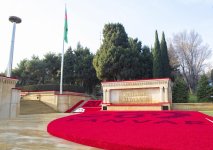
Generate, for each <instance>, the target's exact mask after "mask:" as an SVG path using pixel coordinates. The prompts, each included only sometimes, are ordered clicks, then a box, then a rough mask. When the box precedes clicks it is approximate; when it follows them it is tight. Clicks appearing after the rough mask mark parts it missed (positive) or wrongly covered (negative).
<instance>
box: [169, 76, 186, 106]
mask: <svg viewBox="0 0 213 150" xmlns="http://www.w3.org/2000/svg"><path fill="white" fill-rule="evenodd" d="M188 97H189V92H188V87H187V85H186V82H185V81H184V80H183V79H182V78H180V77H177V78H176V79H175V82H174V85H173V88H172V101H173V103H187V102H188Z"/></svg>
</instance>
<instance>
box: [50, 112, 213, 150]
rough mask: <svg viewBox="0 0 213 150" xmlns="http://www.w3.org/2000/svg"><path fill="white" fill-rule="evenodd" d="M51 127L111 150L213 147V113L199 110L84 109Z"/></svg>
mask: <svg viewBox="0 0 213 150" xmlns="http://www.w3.org/2000/svg"><path fill="white" fill-rule="evenodd" d="M211 121H212V122H211ZM47 131H48V132H49V133H50V134H52V135H54V136H57V137H60V138H63V139H66V140H70V141H73V142H77V143H80V144H84V145H89V146H93V147H98V148H102V149H110V150H137V149H138V150H139V149H140V150H212V149H213V117H210V116H207V115H204V114H202V113H199V112H187V111H146V112H143V111H140V112H139V111H137V112H127V111H122V112H121V111H119V112H114V111H100V112H93V113H82V114H78V115H71V116H68V117H64V118H60V119H57V120H54V121H52V122H51V123H50V124H49V125H48V127H47Z"/></svg>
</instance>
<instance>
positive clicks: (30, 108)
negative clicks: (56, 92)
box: [20, 100, 57, 115]
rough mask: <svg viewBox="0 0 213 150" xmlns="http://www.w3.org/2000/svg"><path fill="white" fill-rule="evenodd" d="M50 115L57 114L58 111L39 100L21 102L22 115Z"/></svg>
mask: <svg viewBox="0 0 213 150" xmlns="http://www.w3.org/2000/svg"><path fill="white" fill-rule="evenodd" d="M48 113H57V111H56V110H54V109H53V108H51V107H49V106H48V105H46V104H45V103H43V102H41V101H39V100H21V101H20V115H27V114H48Z"/></svg>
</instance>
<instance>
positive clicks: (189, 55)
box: [171, 31, 211, 93]
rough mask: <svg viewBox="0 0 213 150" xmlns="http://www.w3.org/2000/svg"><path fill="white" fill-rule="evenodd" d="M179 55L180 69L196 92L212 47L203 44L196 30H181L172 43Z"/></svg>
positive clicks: (192, 91)
mask: <svg viewBox="0 0 213 150" xmlns="http://www.w3.org/2000/svg"><path fill="white" fill-rule="evenodd" d="M171 45H172V47H173V48H174V52H175V54H176V55H177V58H178V62H179V65H180V67H179V69H180V71H181V73H182V74H183V76H184V78H185V80H186V82H187V84H188V87H189V90H190V92H191V93H194V92H195V89H196V86H197V81H198V76H199V74H200V73H201V72H202V71H203V70H204V68H205V66H206V60H207V59H208V58H209V56H210V55H211V49H209V47H208V45H207V44H203V41H202V38H201V36H200V35H199V34H198V33H197V32H195V31H190V32H189V33H188V32H187V31H183V32H180V33H178V34H175V35H174V36H173V40H172V43H171Z"/></svg>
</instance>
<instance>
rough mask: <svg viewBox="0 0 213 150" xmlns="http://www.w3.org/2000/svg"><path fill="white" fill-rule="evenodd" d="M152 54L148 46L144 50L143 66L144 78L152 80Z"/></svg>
mask: <svg viewBox="0 0 213 150" xmlns="http://www.w3.org/2000/svg"><path fill="white" fill-rule="evenodd" d="M152 59H153V58H152V53H151V51H150V49H149V47H148V46H143V48H142V64H143V73H142V74H143V78H152V77H153V76H152V67H153V60H152Z"/></svg>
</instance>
